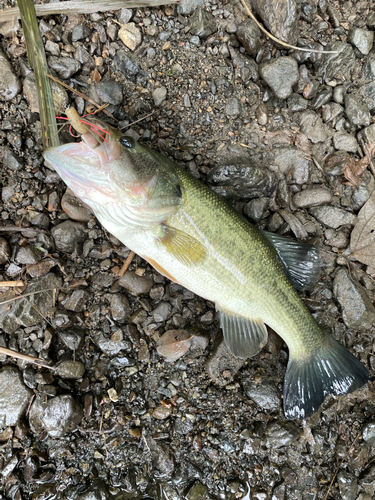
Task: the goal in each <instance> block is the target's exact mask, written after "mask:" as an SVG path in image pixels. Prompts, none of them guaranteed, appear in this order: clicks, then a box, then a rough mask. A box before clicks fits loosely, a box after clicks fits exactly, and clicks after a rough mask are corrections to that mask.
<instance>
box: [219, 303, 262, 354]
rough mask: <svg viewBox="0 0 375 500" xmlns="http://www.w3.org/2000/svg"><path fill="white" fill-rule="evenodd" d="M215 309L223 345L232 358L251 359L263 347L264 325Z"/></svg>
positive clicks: (259, 320) (259, 321) (257, 321)
mask: <svg viewBox="0 0 375 500" xmlns="http://www.w3.org/2000/svg"><path fill="white" fill-rule="evenodd" d="M216 308H217V310H218V312H219V318H220V326H221V329H222V330H223V334H224V340H225V343H226V345H227V347H228V349H229V350H230V351H231V353H232V354H233V356H236V358H242V359H246V358H251V357H252V356H255V355H256V354H257V353H258V352H259V351H260V350H261V349H262V347H264V346H265V344H266V343H267V338H268V334H267V328H266V325H265V324H264V323H263V321H262V320H261V319H250V318H244V317H243V316H238V315H236V314H233V313H232V312H230V311H226V310H224V309H220V308H218V307H216Z"/></svg>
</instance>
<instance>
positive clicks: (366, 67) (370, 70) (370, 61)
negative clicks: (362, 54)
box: [362, 50, 375, 80]
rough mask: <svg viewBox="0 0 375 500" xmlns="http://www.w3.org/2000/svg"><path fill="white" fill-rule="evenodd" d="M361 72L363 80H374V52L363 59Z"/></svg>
mask: <svg viewBox="0 0 375 500" xmlns="http://www.w3.org/2000/svg"><path fill="white" fill-rule="evenodd" d="M362 71H363V76H364V78H365V80H375V50H373V51H371V52H370V53H369V54H368V56H367V57H366V58H365V60H364V64H363V69H362Z"/></svg>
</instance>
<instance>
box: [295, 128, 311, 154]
mask: <svg viewBox="0 0 375 500" xmlns="http://www.w3.org/2000/svg"><path fill="white" fill-rule="evenodd" d="M294 145H295V146H296V148H297V149H300V150H301V151H303V152H304V153H305V154H306V155H307V156H312V154H313V153H312V149H311V142H310V140H309V139H308V138H307V136H306V135H305V134H303V133H302V132H298V133H297V134H296V135H295V138H294Z"/></svg>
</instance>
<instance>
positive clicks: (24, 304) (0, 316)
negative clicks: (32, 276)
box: [0, 273, 62, 333]
mask: <svg viewBox="0 0 375 500" xmlns="http://www.w3.org/2000/svg"><path fill="white" fill-rule="evenodd" d="M61 286H62V279H61V278H58V277H57V276H55V275H54V274H53V273H49V274H46V275H45V276H43V277H42V278H40V279H39V280H38V281H37V282H36V283H34V284H32V285H29V286H28V287H27V288H26V290H25V292H24V293H25V294H28V293H31V292H37V291H40V290H46V291H45V292H41V293H35V294H34V295H31V296H30V297H28V298H27V299H28V300H27V301H26V300H22V299H19V300H15V302H14V304H13V305H12V306H11V307H10V308H9V306H10V305H9V304H5V305H3V306H0V327H1V328H3V330H5V331H6V332H7V333H13V332H15V331H16V330H17V328H19V327H20V326H34V325H37V324H38V323H40V322H41V321H43V320H44V318H45V317H46V316H47V317H48V316H51V315H52V313H53V311H54V309H55V299H54V292H53V290H56V291H57V290H58V289H59V288H61ZM8 308H9V309H8ZM38 311H40V312H38Z"/></svg>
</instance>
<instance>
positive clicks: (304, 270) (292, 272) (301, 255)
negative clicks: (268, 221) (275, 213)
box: [262, 231, 322, 290]
mask: <svg viewBox="0 0 375 500" xmlns="http://www.w3.org/2000/svg"><path fill="white" fill-rule="evenodd" d="M262 233H263V235H264V236H265V237H266V238H267V239H268V241H269V242H270V243H271V245H272V246H273V247H274V248H275V250H276V252H277V254H278V256H279V257H280V260H281V261H282V263H283V264H284V267H285V271H286V275H287V277H288V279H289V281H290V282H291V284H292V285H293V286H294V288H296V289H297V290H309V289H310V288H312V287H313V286H314V285H315V283H316V282H317V281H318V279H319V276H320V271H321V268H322V260H321V257H320V251H319V248H317V247H315V246H314V245H310V244H309V243H301V242H300V241H296V240H292V239H291V238H287V237H285V236H280V235H279V234H273V233H269V232H268V231H262Z"/></svg>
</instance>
